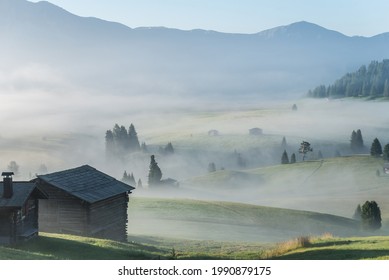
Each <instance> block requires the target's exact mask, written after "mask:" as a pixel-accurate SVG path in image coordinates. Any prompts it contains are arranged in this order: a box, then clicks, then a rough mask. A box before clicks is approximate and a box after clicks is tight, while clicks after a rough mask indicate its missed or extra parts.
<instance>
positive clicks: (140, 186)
mask: <svg viewBox="0 0 389 280" xmlns="http://www.w3.org/2000/svg"><path fill="white" fill-rule="evenodd" d="M137 187H138V188H140V189H141V188H143V184H142V180H141V179H140V178H139V180H138V186H137Z"/></svg>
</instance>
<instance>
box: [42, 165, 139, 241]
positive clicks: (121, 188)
mask: <svg viewBox="0 0 389 280" xmlns="http://www.w3.org/2000/svg"><path fill="white" fill-rule="evenodd" d="M37 177H38V178H37V179H36V182H37V185H38V186H39V188H41V189H42V190H43V191H44V192H45V193H47V195H48V199H47V200H42V201H40V207H39V224H40V229H41V230H42V231H45V232H53V233H67V234H74V235H81V236H90V237H97V238H105V239H112V240H117V241H127V221H128V219H127V207H128V197H129V194H130V193H131V190H133V189H134V188H133V187H131V186H129V185H127V184H125V183H123V182H121V181H118V180H116V179H115V178H113V177H111V176H108V175H107V174H104V173H103V172H101V171H98V170H96V169H95V168H93V167H91V166H89V165H83V166H80V167H77V168H73V169H69V170H64V171H59V172H55V173H51V174H46V175H38V176H37Z"/></svg>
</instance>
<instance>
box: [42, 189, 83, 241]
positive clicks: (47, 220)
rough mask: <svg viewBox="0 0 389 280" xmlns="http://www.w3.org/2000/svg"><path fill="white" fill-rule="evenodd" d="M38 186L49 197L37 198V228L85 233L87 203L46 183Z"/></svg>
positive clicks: (55, 231) (46, 230)
mask: <svg viewBox="0 0 389 280" xmlns="http://www.w3.org/2000/svg"><path fill="white" fill-rule="evenodd" d="M40 187H41V188H42V190H43V191H44V192H46V193H47V194H48V196H49V199H41V200H39V230H40V231H44V232H53V233H68V234H75V235H87V222H88V220H87V205H86V204H85V203H82V201H81V200H80V199H77V198H75V197H73V196H71V195H69V194H67V193H66V192H64V191H62V190H59V189H57V188H54V187H52V186H50V185H48V184H41V185H40Z"/></svg>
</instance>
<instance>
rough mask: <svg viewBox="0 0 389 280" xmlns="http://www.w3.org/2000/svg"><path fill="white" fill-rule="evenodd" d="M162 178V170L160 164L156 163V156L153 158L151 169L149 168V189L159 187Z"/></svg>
mask: <svg viewBox="0 0 389 280" xmlns="http://www.w3.org/2000/svg"><path fill="white" fill-rule="evenodd" d="M161 178H162V172H161V169H160V168H159V166H158V163H157V162H156V161H155V156H154V155H152V156H151V160H150V167H149V176H148V184H149V187H154V186H156V185H159V184H160V182H161Z"/></svg>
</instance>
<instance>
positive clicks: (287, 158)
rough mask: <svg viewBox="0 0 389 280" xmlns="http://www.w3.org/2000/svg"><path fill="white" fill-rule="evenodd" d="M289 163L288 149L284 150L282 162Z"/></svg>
mask: <svg viewBox="0 0 389 280" xmlns="http://www.w3.org/2000/svg"><path fill="white" fill-rule="evenodd" d="M288 163H289V157H288V153H287V152H286V150H284V152H283V153H282V157H281V164H288Z"/></svg>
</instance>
